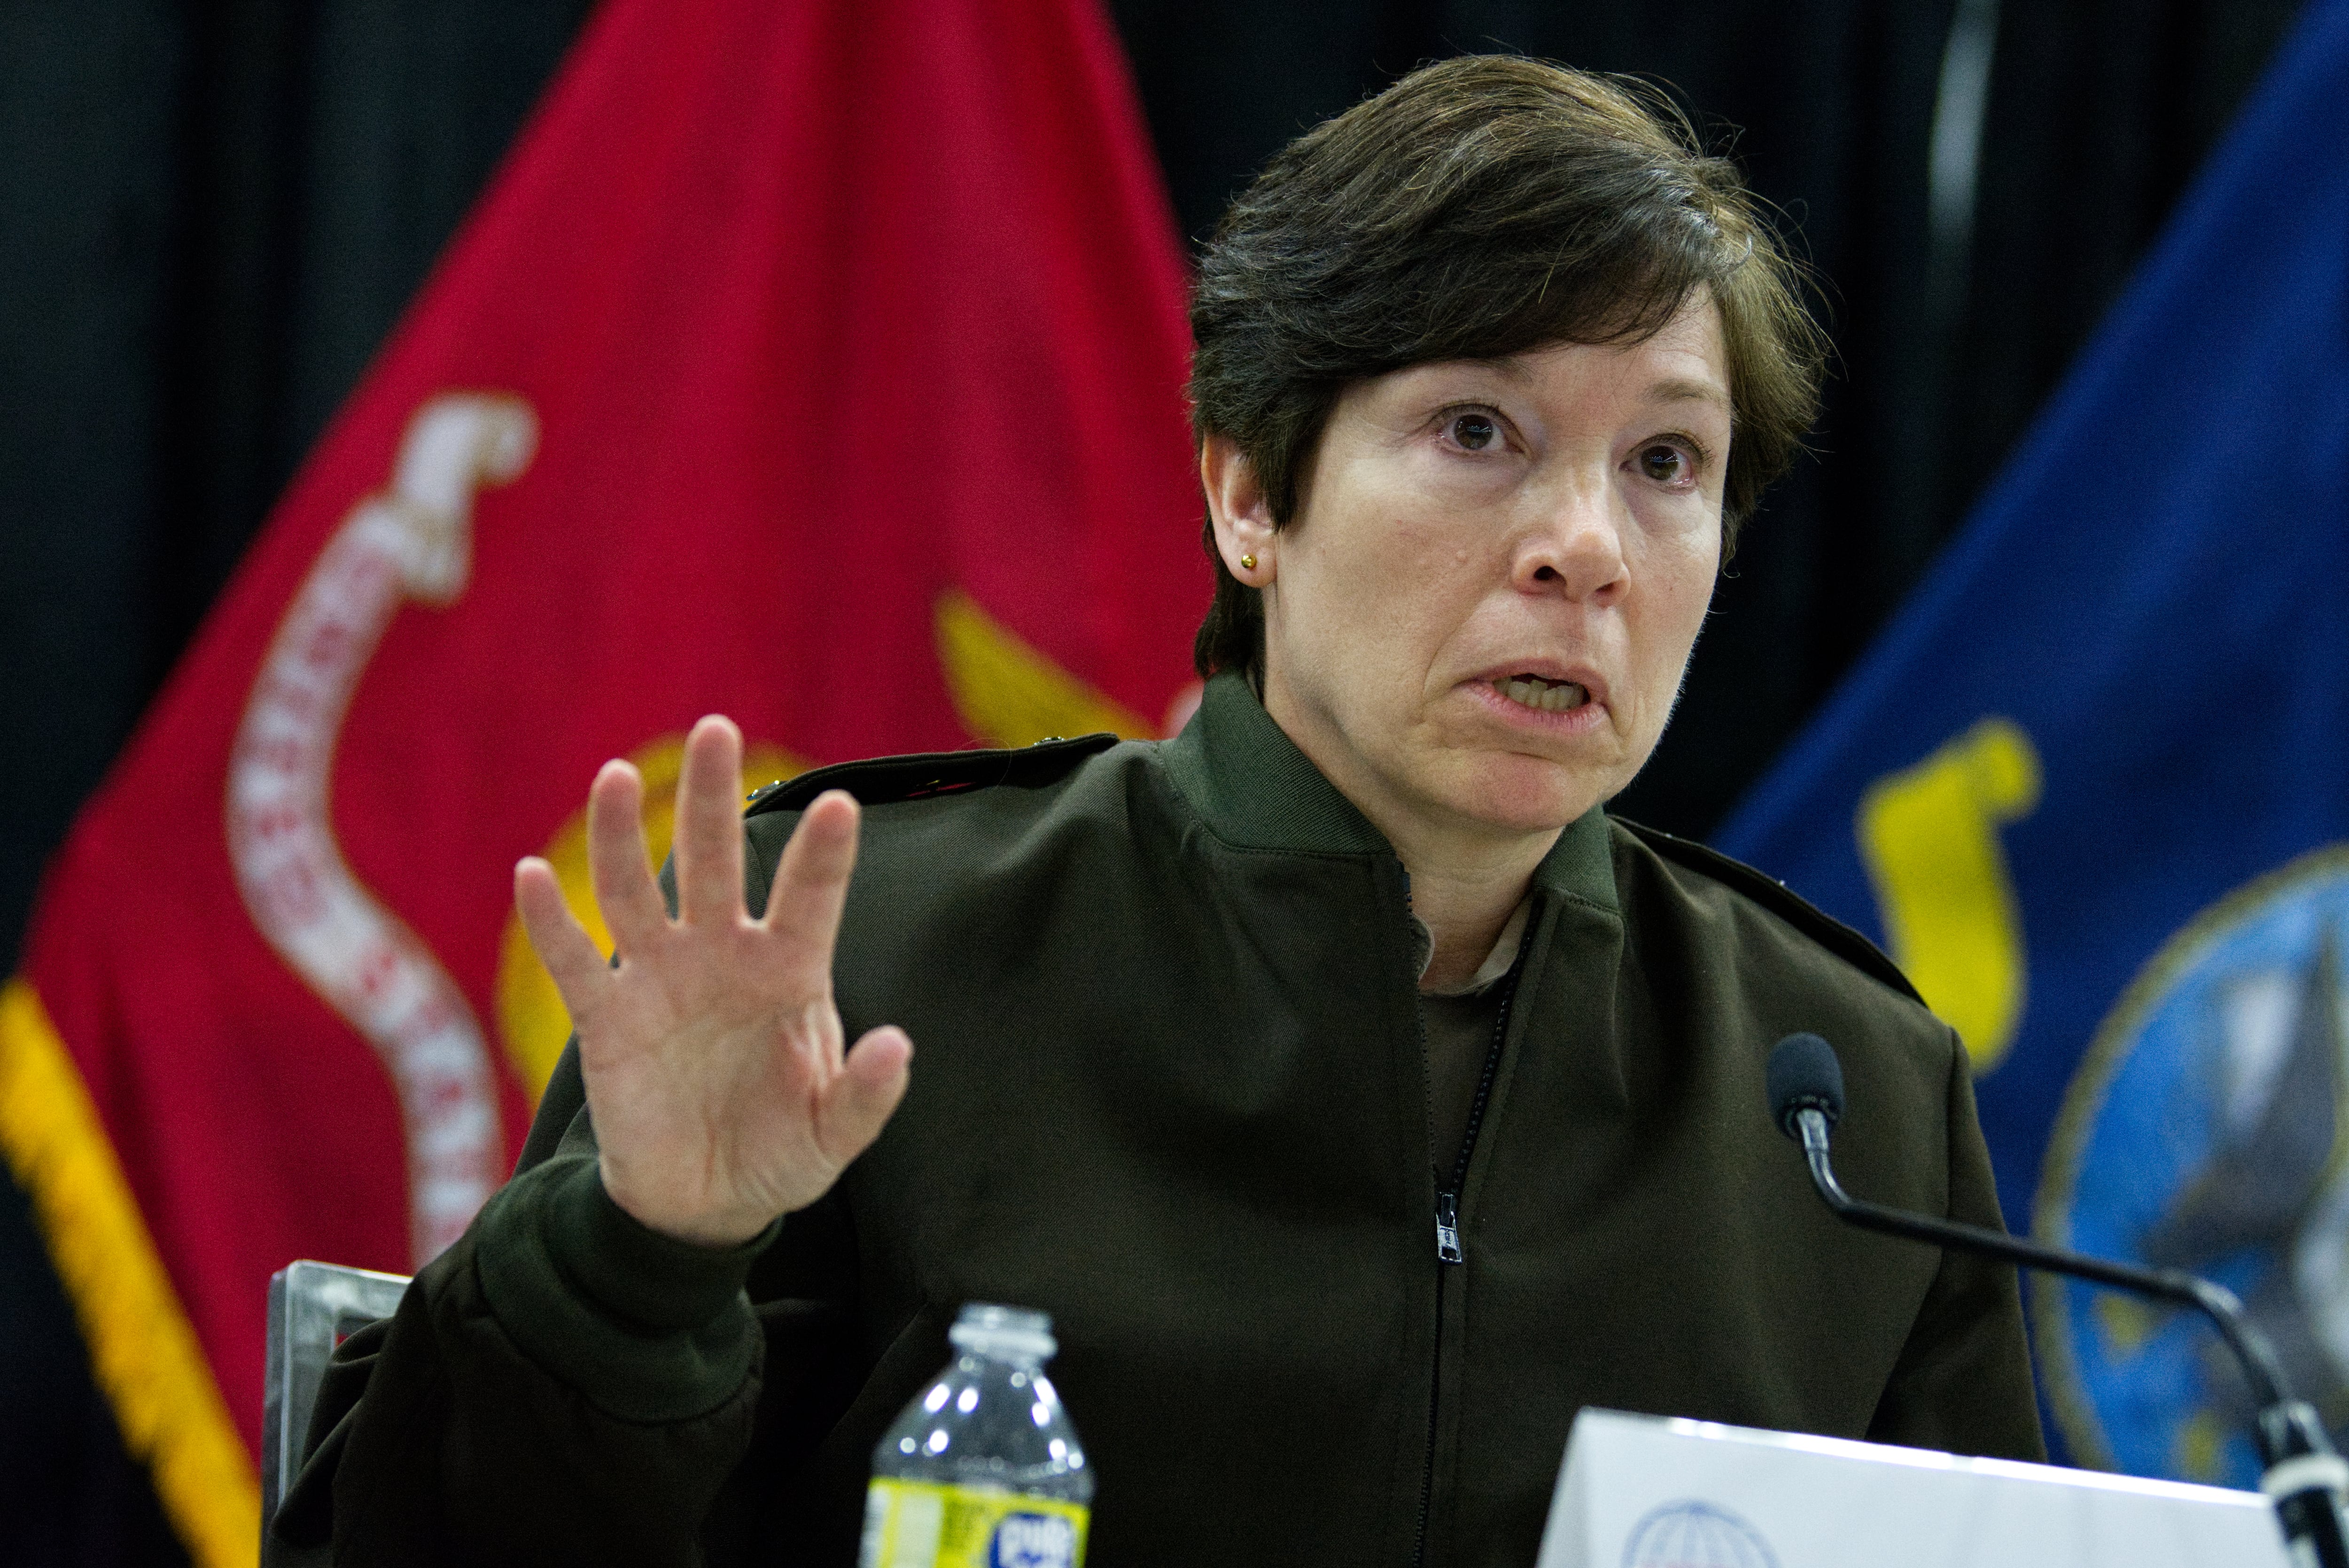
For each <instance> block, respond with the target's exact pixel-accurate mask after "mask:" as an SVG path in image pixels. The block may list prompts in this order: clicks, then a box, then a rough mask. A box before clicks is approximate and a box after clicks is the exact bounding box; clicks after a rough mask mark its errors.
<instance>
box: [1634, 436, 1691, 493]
mask: <svg viewBox="0 0 2349 1568" xmlns="http://www.w3.org/2000/svg"><path fill="white" fill-rule="evenodd" d="M1691 467H1692V464H1691V463H1690V461H1689V455H1688V454H1687V453H1686V452H1684V451H1682V449H1680V448H1678V447H1675V446H1670V445H1667V444H1666V443H1664V442H1662V441H1658V442H1657V443H1656V444H1655V445H1653V446H1651V447H1642V448H1640V472H1641V473H1643V474H1645V475H1647V476H1648V477H1649V478H1650V479H1651V480H1655V481H1656V482H1657V483H1658V484H1667V485H1674V484H1680V483H1682V482H1683V481H1684V480H1687V479H1688V478H1689V470H1690V469H1691Z"/></svg>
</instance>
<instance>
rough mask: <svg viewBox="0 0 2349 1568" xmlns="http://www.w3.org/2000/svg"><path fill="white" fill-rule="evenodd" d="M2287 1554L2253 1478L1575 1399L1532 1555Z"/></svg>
mask: <svg viewBox="0 0 2349 1568" xmlns="http://www.w3.org/2000/svg"><path fill="white" fill-rule="evenodd" d="M1888 1564H1893V1565H1897V1568H1993V1565H1994V1568H2221V1565H2223V1568H2289V1563H2288V1560H2287V1558H2286V1557H2285V1555H2284V1547H2283V1538H2282V1534H2281V1532H2279V1531H2278V1530H2277V1528H2276V1524H2275V1516H2274V1514H2273V1512H2272V1511H2271V1510H2270V1508H2269V1506H2268V1501H2267V1500H2266V1499H2265V1498H2263V1497H2261V1496H2260V1495H2259V1494H2258V1493H2257V1492H2249V1491H2223V1490H2221V1489H2220V1488H2218V1487H2209V1486H2185V1485H2181V1484H2179V1483H2178V1482H2175V1481H2158V1480H2137V1479H2136V1478H2135V1477H2131V1476H2116V1475H2106V1474H2103V1473H2101V1472H2098V1471H2095V1470H2060V1469H2057V1468H2056V1467H2054V1466H2053V1465H2032V1464H2021V1463H2017V1462H2015V1461H2013V1460H1977V1459H1960V1458H1957V1457H1955V1456H1954V1455H1951V1454H1942V1453H1934V1452H1931V1451H1930V1450H1927V1449H1895V1448H1886V1447H1883V1446H1881V1445H1878V1444H1876V1443H1855V1442H1850V1441H1847V1440H1845V1439H1839V1438H1813V1437H1805V1436H1801V1435H1799V1434H1796V1433H1790V1432H1760V1431H1754V1430H1752V1429H1748V1428H1744V1427H1723V1426H1716V1425H1713V1423H1711V1422H1707V1421H1683V1420H1671V1419H1665V1418H1661V1417H1655V1416H1627V1415H1622V1414H1619V1413H1617V1412H1615V1411H1612V1410H1585V1411H1584V1412H1583V1413H1582V1414H1581V1415H1580V1416H1578V1417H1577V1418H1576V1419H1575V1423H1574V1432H1573V1436H1572V1439H1570V1440H1569V1441H1568V1444H1567V1449H1566V1463H1565V1465H1564V1467H1563V1468H1562V1469H1561V1470H1559V1472H1558V1478H1557V1496H1556V1498H1555V1499H1554V1500H1553V1501H1552V1502H1551V1504H1550V1514H1549V1527H1548V1529H1547V1531H1545V1532H1543V1535H1542V1548H1541V1557H1540V1560H1539V1562H1538V1563H1537V1568H1887V1565H1888Z"/></svg>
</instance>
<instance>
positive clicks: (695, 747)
mask: <svg viewBox="0 0 2349 1568" xmlns="http://www.w3.org/2000/svg"><path fill="white" fill-rule="evenodd" d="M741 767H742V737H741V734H740V731H738V730H737V729H736V728H735V727H734V726H733V725H732V724H731V723H730V722H729V721H728V720H726V719H724V718H719V717H709V718H705V719H703V720H702V721H701V722H700V723H698V724H697V725H695V726H694V727H693V733H692V734H691V735H690V736H688V738H687V739H686V743H685V767H684V771H683V775H682V777H681V778H680V779H678V799H677V834H676V851H675V853H676V865H677V902H678V913H677V918H676V919H674V920H672V919H670V918H669V915H668V911H667V906H666V905H665V904H664V903H663V902H662V899H661V894H660V889H659V887H658V885H657V883H656V882H654V880H653V872H652V867H651V865H650V863H649V859H648V857H647V853H646V848H645V831H644V820H643V817H642V810H643V803H644V780H643V779H641V778H640V777H638V775H637V773H636V769H634V768H631V767H630V766H629V765H628V764H626V762H607V763H605V765H604V768H603V770H602V771H601V772H600V773H598V774H596V776H595V786H594V788H593V789H591V790H590V792H589V794H588V796H587V854H588V864H589V868H590V870H591V871H592V872H593V873H594V878H595V902H596V903H597V905H598V906H599V907H600V908H601V909H602V910H603V912H604V920H605V924H606V925H608V926H609V927H610V928H611V932H612V937H613V940H614V942H615V944H616V947H617V950H618V956H619V962H618V964H617V965H606V964H605V961H604V957H603V954H600V953H598V952H597V951H596V948H595V942H594V941H593V940H592V939H591V938H590V937H589V936H588V934H587V933H586V931H585V929H584V928H583V927H582V926H581V925H580V923H579V922H578V920H577V919H576V918H574V916H573V914H572V913H571V911H570V910H569V908H568V907H566V906H565V905H564V902H563V894H562V891H561V889H560V887H559V886H558V885H557V883H556V881H555V876H554V868H553V867H552V866H550V865H548V864H547V863H546V862H545V861H543V860H540V859H538V858H537V857H535V856H533V857H531V858H529V859H527V860H524V861H522V863H521V864H519V865H518V866H516V867H515V868H514V902H515V904H516V906H517V907H518V908H519V909H520V911H521V913H522V920H523V928H524V929H525V930H527V931H528V932H529V934H530V941H531V945H532V946H533V947H535V948H536V949H537V950H538V955H539V959H540V961H541V962H542V963H543V964H544V965H546V969H547V973H548V974H550V975H553V976H554V984H555V986H556V988H557V989H558V990H560V991H561V992H562V993H563V1001H564V1006H567V1007H568V1008H569V1009H570V1011H571V1021H572V1024H573V1026H574V1027H575V1028H576V1029H577V1030H578V1032H579V1065H580V1068H581V1070H582V1072H583V1073H584V1075H585V1078H586V1083H587V1103H588V1105H589V1107H590V1108H591V1109H592V1110H593V1112H594V1115H595V1139H596V1143H597V1145H598V1147H599V1148H600V1149H601V1150H602V1157H603V1176H604V1186H605V1191H608V1192H610V1193H611V1195H612V1199H613V1201H614V1202H616V1203H618V1204H619V1205H620V1207H621V1208H623V1209H625V1210H626V1211H627V1212H629V1213H630V1214H632V1215H634V1216H635V1217H636V1219H637V1220H639V1221H641V1222H644V1223H645V1224H646V1225H647V1226H649V1227H651V1228H652V1229H654V1230H656V1231H660V1232H663V1233H667V1234H668V1235H671V1236H675V1237H678V1238H680V1239H682V1240H685V1241H690V1242H698V1243H704V1244H706V1245H710V1246H730V1245H734V1244H736V1243H741V1242H744V1241H747V1240H749V1239H750V1237H752V1236H755V1235H757V1234H758V1233H760V1232H761V1231H762V1230H764V1229H765V1228H766V1227H767V1225H768V1223H769V1222H771V1221H772V1220H773V1219H774V1218H775V1216H777V1215H778V1214H783V1213H788V1212H791V1211H792V1210H794V1209H800V1208H804V1207H805V1206H806V1205H808V1204H810V1203H812V1202H815V1201H816V1199H818V1198H820V1197H822V1196H823V1194H824V1192H825V1191H828V1190H829V1189H830V1188H831V1186H832V1184H833V1181H835V1180H836V1179H837V1178H838V1177H839V1175H840V1172H841V1171H842V1169H843V1167H845V1166H846V1165H847V1164H848V1162H849V1161H851V1160H854V1158H856V1156H857V1155H858V1154H860V1153H862V1152H863V1151H864V1148H865V1146H866V1145H868V1144H870V1143H871V1142H872V1141H873V1140H874V1138H875V1137H877V1136H879V1134H880V1131H881V1127H882V1124H883V1123H884V1122H885V1121H886V1120H888V1119H889V1113H890V1112H891V1111H893V1110H895V1109H896V1107H897V1101H898V1099H900V1098H901V1097H902V1096H903V1095H904V1094H905V1079H906V1072H907V1064H908V1062H909V1061H910V1060H911V1058H912V1057H913V1051H914V1047H913V1042H912V1041H911V1040H909V1039H907V1038H906V1037H905V1032H904V1031H903V1030H901V1029H898V1028H895V1027H894V1026H883V1027H880V1028H876V1029H874V1030H871V1031H870V1032H868V1033H867V1034H866V1035H865V1036H864V1037H863V1038H862V1039H860V1040H858V1041H857V1042H856V1048H855V1049H854V1050H851V1051H843V1049H842V1048H841V1046H842V1040H841V1023H840V1011H839V1009H838V1008H837V1007H835V1006H833V995H832V954H833V944H834V942H835V941H836V940H837V938H838V936H839V934H840V915H841V910H842V907H843V905H844V903H846V901H847V897H848V876H849V872H850V871H851V870H852V869H853V868H854V866H855V864H856V824H857V807H856V802H855V801H854V799H851V798H850V797H849V796H847V795H846V794H844V793H843V792H842V791H840V790H837V789H834V790H831V791H828V792H826V793H825V794H823V795H820V796H818V797H817V798H816V799H815V800H814V801H813V802H812V804H810V805H809V807H808V808H807V810H805V811H804V812H803V813H802V815H801V817H800V821H799V827H798V830H797V831H795V832H794V833H793V834H792V840H791V842H790V844H789V845H788V846H786V848H785V849H784V851H783V855H782V861H781V864H779V865H778V866H777V867H776V868H775V880H774V885H773V888H772V890H771V892H770V893H769V895H768V899H767V913H766V915H765V917H764V918H762V919H759V920H752V919H751V918H750V915H749V913H748V912H747V909H746V907H745V905H744V903H743V899H742V823H741V807H740V802H741V799H742V782H741Z"/></svg>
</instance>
